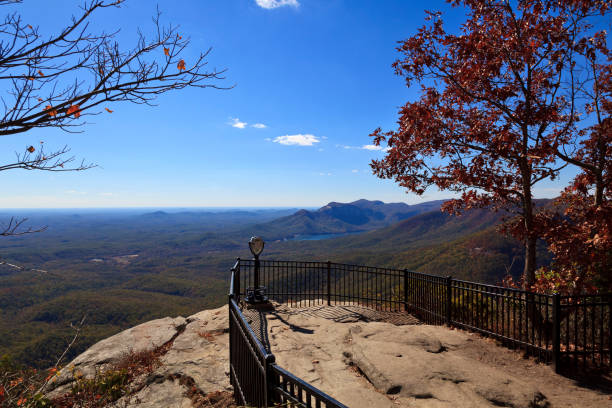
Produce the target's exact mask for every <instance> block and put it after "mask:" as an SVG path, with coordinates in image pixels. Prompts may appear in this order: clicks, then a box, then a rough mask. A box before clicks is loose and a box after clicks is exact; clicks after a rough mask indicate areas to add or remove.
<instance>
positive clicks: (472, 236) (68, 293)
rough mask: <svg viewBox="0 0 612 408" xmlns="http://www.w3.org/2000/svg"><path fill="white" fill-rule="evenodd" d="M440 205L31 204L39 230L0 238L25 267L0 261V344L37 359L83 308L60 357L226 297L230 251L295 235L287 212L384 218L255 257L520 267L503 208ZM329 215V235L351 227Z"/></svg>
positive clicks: (445, 267) (44, 357)
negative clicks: (172, 207)
mask: <svg viewBox="0 0 612 408" xmlns="http://www.w3.org/2000/svg"><path fill="white" fill-rule="evenodd" d="M439 205H440V202H430V203H424V204H420V205H417V206H407V205H403V204H400V205H397V204H383V203H381V202H369V201H365V200H360V201H358V202H354V203H348V204H341V203H330V204H329V205H327V206H324V207H322V208H321V209H319V210H316V211H307V210H299V211H296V210H291V209H282V210H266V211H264V210H248V211H226V212H208V211H188V212H187V211H182V212H170V211H140V212H138V211H131V212H123V213H104V214H102V213H83V212H81V213H60V214H51V215H49V213H47V214H32V215H31V217H30V218H31V220H30V222H31V223H33V224H35V225H43V224H48V225H49V229H48V231H46V232H43V233H38V234H32V235H26V236H21V237H11V238H7V239H4V240H3V241H1V242H0V251H1V253H2V257H3V259H5V260H6V261H7V262H11V263H13V264H15V265H18V266H20V267H23V268H24V269H22V270H19V269H15V268H12V267H9V266H7V265H3V266H1V267H0V314H1V319H0V354H8V355H10V356H11V357H12V358H14V359H15V360H17V361H19V362H22V363H24V364H28V365H33V366H37V367H45V366H48V365H49V364H52V363H54V359H56V358H57V356H59V355H60V354H61V352H62V351H63V350H64V348H65V346H66V344H67V343H68V341H69V339H70V338H71V336H72V335H73V334H74V330H73V329H72V328H70V323H73V324H74V323H76V322H78V321H80V320H81V319H82V318H83V316H85V325H84V328H83V330H82V333H81V336H80V339H79V341H78V342H77V343H76V345H75V347H74V348H73V350H71V352H70V356H72V355H75V354H76V353H78V352H80V351H82V350H84V349H85V348H86V347H88V346H89V345H91V344H92V343H93V342H95V341H97V340H99V339H101V338H104V337H107V336H109V335H111V334H113V333H116V332H117V331H119V330H121V329H124V328H126V327H130V326H133V325H135V324H137V323H139V322H143V321H146V320H150V319H154V318H156V317H162V316H169V315H170V316H175V315H189V314H191V313H194V312H196V311H198V310H201V309H204V308H210V307H217V306H219V305H221V304H222V303H223V302H225V300H226V299H225V295H226V291H227V277H228V271H229V268H230V267H231V266H232V264H233V262H234V260H235V258H236V257H249V256H250V253H249V251H248V247H247V241H248V239H249V237H250V236H251V235H262V236H264V237H265V236H266V234H268V233H269V232H270V231H283V232H284V233H285V234H287V235H288V236H296V235H297V236H299V235H300V234H303V233H304V230H302V229H301V228H302V225H300V224H299V223H297V224H293V227H291V225H292V224H290V223H289V222H288V221H291V220H297V219H300V217H302V216H303V214H304V213H308V214H317V215H315V216H314V217H313V218H314V219H316V220H317V224H316V225H317V229H312V230H311V231H310V232H311V233H318V234H321V233H324V232H325V230H324V229H323V228H325V227H326V223H325V220H328V219H332V218H333V219H334V220H340V218H341V217H344V216H345V215H346V214H353V215H355V208H358V209H359V211H362V214H369V215H370V218H369V219H370V220H371V219H374V221H369V222H368V223H365V224H363V225H368V224H369V226H368V227H367V228H374V225H385V224H386V223H389V224H391V225H389V226H386V227H383V228H377V229H373V230H371V231H366V232H362V233H358V234H352V235H347V236H342V237H339V238H333V239H322V240H281V239H279V240H273V239H267V242H266V247H265V251H264V253H263V257H264V258H267V259H295V260H328V259H329V260H332V261H337V262H347V263H357V264H367V265H374V266H390V267H395V268H409V269H412V270H416V271H423V272H427V273H433V274H438V275H453V276H455V277H457V278H462V279H470V280H475V281H482V282H489V283H498V282H499V281H500V280H501V279H502V277H503V276H504V275H505V274H506V273H507V272H510V273H512V274H513V275H514V276H518V275H519V274H520V271H521V268H522V265H523V263H522V262H523V261H522V258H521V251H520V245H519V244H518V243H517V242H516V241H514V240H512V239H510V238H507V237H504V236H502V235H500V234H499V233H498V232H497V231H496V227H497V225H499V223H500V222H501V221H502V218H503V214H501V213H493V212H488V211H485V210H474V211H470V212H468V213H466V214H465V215H463V216H460V217H457V216H451V215H448V214H445V213H442V212H441V211H440V210H439V209H438V208H439ZM432 208H434V209H435V210H434V211H429V212H426V211H427V210H429V209H432ZM376 213H380V214H383V216H380V215H375V214H376ZM288 214H291V215H288ZM321 214H323V215H321ZM373 214H374V215H373ZM7 215H8V214H7ZM402 217H406V218H405V219H403V220H402V221H399V222H395V223H393V222H392V220H395V219H397V218H402ZM342 222H344V223H346V224H347V225H348V224H350V223H348V222H346V218H345V220H344V221H342ZM353 222H354V219H353ZM332 223H333V221H332ZM337 225H341V224H339V223H338V224H336V227H334V228H336V229H334V231H336V232H338V233H342V232H347V228H350V226H346V225H344V226H343V227H342V228H337ZM350 225H355V224H354V223H353V224H350ZM292 228H294V229H292Z"/></svg>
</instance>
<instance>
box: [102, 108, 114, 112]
mask: <svg viewBox="0 0 612 408" xmlns="http://www.w3.org/2000/svg"><path fill="white" fill-rule="evenodd" d="M104 109H105V110H106V111H107V112H108V113H113V112H114V111H112V110H110V109H108V108H104Z"/></svg>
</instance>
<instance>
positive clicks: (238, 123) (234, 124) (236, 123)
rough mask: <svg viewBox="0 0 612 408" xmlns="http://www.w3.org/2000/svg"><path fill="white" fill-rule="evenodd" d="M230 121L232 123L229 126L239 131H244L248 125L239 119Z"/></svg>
mask: <svg viewBox="0 0 612 408" xmlns="http://www.w3.org/2000/svg"><path fill="white" fill-rule="evenodd" d="M230 120H231V122H229V123H228V125H230V126H232V127H235V128H238V129H244V128H245V127H246V125H247V123H246V122H241V121H240V119H238V118H230Z"/></svg>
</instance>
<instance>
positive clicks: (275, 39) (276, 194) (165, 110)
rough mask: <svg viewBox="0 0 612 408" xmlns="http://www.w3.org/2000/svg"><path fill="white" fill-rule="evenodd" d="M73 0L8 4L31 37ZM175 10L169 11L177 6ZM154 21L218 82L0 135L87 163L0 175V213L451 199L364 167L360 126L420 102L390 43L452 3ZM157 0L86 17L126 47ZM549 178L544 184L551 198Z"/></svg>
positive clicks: (388, 3)
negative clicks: (68, 124)
mask: <svg viewBox="0 0 612 408" xmlns="http://www.w3.org/2000/svg"><path fill="white" fill-rule="evenodd" d="M76 4H80V3H79V2H75V1H71V0H63V1H54V2H39V1H32V0H25V1H24V3H23V4H21V5H19V6H17V7H15V9H16V10H17V11H19V12H20V13H21V14H22V16H23V18H24V21H28V22H31V24H32V25H38V26H40V28H41V30H42V31H43V32H49V33H51V32H55V31H57V30H59V29H60V28H61V27H62V25H63V24H65V22H67V21H69V19H70V16H71V15H73V14H78V11H79V10H78V9H77V8H76V6H75V5H76ZM178 4H180V6H179V5H178ZM159 8H160V10H161V11H162V13H163V14H162V20H163V21H164V22H166V23H173V24H178V25H180V32H181V33H182V34H183V35H184V36H188V37H190V38H191V44H190V47H189V50H188V51H187V53H186V54H185V55H184V58H185V60H186V62H187V63H189V59H190V58H195V55H197V54H198V53H199V52H200V51H203V50H206V49H207V48H208V47H213V50H212V53H211V54H210V57H209V65H210V66H211V67H216V68H226V69H227V72H226V77H227V80H226V81H225V84H226V85H228V86H229V85H235V86H234V88H232V89H230V90H214V89H204V90H202V89H184V90H179V91H175V92H171V93H168V94H165V95H162V96H161V97H159V98H158V99H157V101H156V104H157V106H155V107H146V106H139V105H131V104H129V103H119V104H114V105H112V106H109V107H110V108H111V109H113V110H114V113H113V114H108V115H106V114H105V115H100V116H96V117H94V118H93V119H90V120H89V123H88V124H87V125H85V127H83V129H82V130H83V133H81V134H78V135H71V134H66V133H63V132H61V131H58V130H55V129H43V130H36V131H31V132H28V133H25V134H21V135H15V136H5V137H3V138H0V152H2V153H0V160H2V162H8V161H10V160H11V159H12V158H13V157H14V152H15V151H23V149H24V148H25V147H26V146H28V145H30V144H36V143H38V142H39V141H40V140H44V141H45V145H46V146H48V148H53V147H57V148H59V147H62V146H64V145H68V146H70V147H71V149H72V153H73V154H74V155H75V156H76V157H77V158H79V159H80V158H84V159H85V160H87V161H89V162H93V163H96V164H97V165H98V167H97V168H94V169H91V170H88V171H85V172H79V173H43V172H25V171H19V170H15V171H12V172H3V173H2V174H1V175H0V176H1V177H2V183H3V186H4V189H3V194H2V195H1V196H0V207H1V208H27V207H41V208H50V207H73V208H74V207H124V206H135V207H143V206H144V207H164V206H170V207H188V206H195V207H200V206H215V207H217V206H251V207H252V206H320V205H324V204H325V203H327V202H329V201H341V202H346V201H352V200H356V199H359V198H367V199H378V200H383V201H386V202H397V201H405V202H408V203H415V202H421V201H426V200H432V199H439V198H445V197H449V195H448V193H440V192H437V191H428V192H427V193H426V194H425V195H424V196H422V197H417V196H416V195H414V194H406V192H405V191H403V190H402V189H401V188H400V187H398V186H397V185H396V184H394V183H393V182H392V181H388V180H380V179H377V178H376V177H375V176H373V175H372V174H371V171H370V168H369V162H370V160H371V159H373V158H377V157H381V156H382V154H383V153H382V152H380V151H376V150H371V149H372V147H371V146H370V144H371V140H370V138H369V137H368V134H369V133H371V132H372V131H373V130H374V129H375V128H376V127H378V126H381V127H382V128H383V129H391V128H394V127H395V121H396V119H397V110H398V107H399V106H400V105H402V104H404V103H405V102H406V101H407V100H409V99H415V98H416V97H417V96H418V93H417V91H416V90H413V89H408V88H406V87H405V86H404V83H403V80H402V79H401V78H399V77H397V76H395V75H394V73H393V70H392V68H391V64H392V63H393V61H394V60H395V59H396V58H397V57H398V54H397V53H396V51H395V46H396V42H397V41H399V40H401V39H404V38H407V37H408V36H410V35H412V34H414V33H415V31H416V30H417V28H418V27H420V26H421V25H422V24H423V22H424V12H423V11H424V9H425V8H428V9H436V10H442V11H444V12H445V14H446V15H447V18H446V19H445V20H446V21H447V22H448V25H449V26H450V27H452V26H453V25H455V26H456V25H457V24H458V23H459V22H460V21H461V20H462V19H463V16H462V11H461V10H460V9H451V8H450V7H449V6H448V5H447V4H446V3H445V2H443V1H434V0H431V1H427V2H419V1H405V0H384V1H373V0H216V1H214V0H207V1H202V0H199V1H198V0H189V1H188V0H182V1H180V2H179V1H176V0H175V1H170V0H161V1H159ZM154 12H155V2H149V1H143V0H129V1H127V3H126V4H124V5H123V6H122V7H121V8H120V9H111V10H104V11H102V12H101V13H99V14H98V15H94V16H93V19H92V25H93V28H94V29H104V30H106V31H112V30H116V29H120V30H121V32H120V34H119V38H120V40H121V43H122V44H123V45H125V47H126V48H128V47H132V46H133V44H134V43H135V41H136V33H137V32H136V30H137V28H138V27H140V28H141V29H142V30H143V31H144V32H145V33H146V32H147V31H148V30H150V29H151V28H152V23H151V16H152V15H153V14H154ZM559 185H560V184H548V185H542V186H541V187H540V189H539V190H538V192H537V194H538V196H539V197H551V196H554V195H555V194H556V193H557V192H558V191H559V187H558V186H559Z"/></svg>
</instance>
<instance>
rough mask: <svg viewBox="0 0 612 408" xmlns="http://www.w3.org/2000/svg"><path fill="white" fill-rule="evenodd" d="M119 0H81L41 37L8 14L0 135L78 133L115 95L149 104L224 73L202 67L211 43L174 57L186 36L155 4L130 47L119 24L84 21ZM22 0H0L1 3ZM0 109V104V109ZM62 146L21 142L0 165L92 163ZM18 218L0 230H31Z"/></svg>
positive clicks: (1, 52)
mask: <svg viewBox="0 0 612 408" xmlns="http://www.w3.org/2000/svg"><path fill="white" fill-rule="evenodd" d="M124 2H125V0H87V1H85V2H84V3H83V4H82V6H81V7H80V14H79V15H78V16H76V17H74V16H73V17H72V19H71V20H70V21H69V22H68V24H66V27H65V28H64V29H63V30H61V32H59V33H57V34H55V35H51V36H45V35H43V34H42V33H41V31H40V29H39V27H38V26H35V25H32V24H29V23H28V22H26V21H24V20H23V19H22V17H21V16H20V15H19V13H10V14H8V15H7V16H6V17H5V19H4V22H2V23H0V84H2V87H1V88H0V89H1V91H0V92H3V93H1V94H0V103H1V106H2V107H3V109H4V112H3V113H1V112H0V116H1V119H0V136H7V135H15V134H19V133H24V132H28V131H29V130H31V129H36V128H59V129H62V130H64V131H66V132H79V131H80V127H81V126H83V125H84V124H85V123H86V118H87V116H91V115H99V114H111V113H112V112H113V111H112V110H111V109H110V106H112V105H113V103H114V102H121V101H127V102H133V103H137V104H146V105H150V104H152V102H153V100H154V99H155V98H156V96H157V95H159V94H162V93H164V92H168V91H171V90H175V89H183V88H186V87H197V88H217V89H225V88H223V87H221V86H218V85H217V84H218V83H219V81H220V80H222V79H224V77H223V72H224V71H217V70H215V69H212V70H210V69H207V56H208V54H209V52H210V49H208V50H206V51H204V52H202V53H200V55H199V57H198V58H196V59H195V60H193V61H186V60H185V59H183V58H182V57H181V55H182V54H183V52H184V51H185V50H186V48H187V46H188V45H189V38H188V37H186V36H185V37H184V36H183V35H182V34H181V33H179V32H178V27H177V26H174V25H168V26H164V25H162V23H161V21H160V16H161V14H160V12H159V10H157V12H156V13H155V15H154V17H153V25H154V34H153V35H152V37H151V38H147V37H145V35H144V34H143V33H142V32H141V31H140V30H138V35H137V42H136V45H135V46H134V47H133V48H128V49H125V48H123V47H122V46H121V44H119V42H118V40H117V34H118V31H113V32H100V33H92V32H91V31H90V29H89V22H90V20H91V19H92V18H93V16H94V15H95V14H96V13H99V12H100V11H101V10H103V9H105V8H110V7H120V6H121V5H122V4H123V3H124ZM16 3H21V0H0V5H11V4H16ZM0 109H1V108H0ZM69 152H70V149H69V148H68V147H67V146H64V147H63V148H61V149H59V150H51V151H49V152H47V151H45V146H44V144H43V142H41V143H40V145H39V146H36V147H35V146H28V145H26V146H25V150H24V151H23V152H22V153H16V159H15V161H14V162H12V163H6V164H0V171H4V170H12V169H25V170H44V171H54V172H60V171H82V170H86V169H89V168H91V167H93V166H94V165H93V164H89V163H86V162H84V161H81V162H77V163H74V160H75V158H74V157H73V156H70V154H69ZM20 221H21V220H11V222H10V223H9V226H8V228H5V229H4V231H3V233H2V234H1V235H15V234H17V233H29V232H36V231H37V229H30V230H19V228H15V227H19V226H21V225H22V221H21V222H20Z"/></svg>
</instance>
